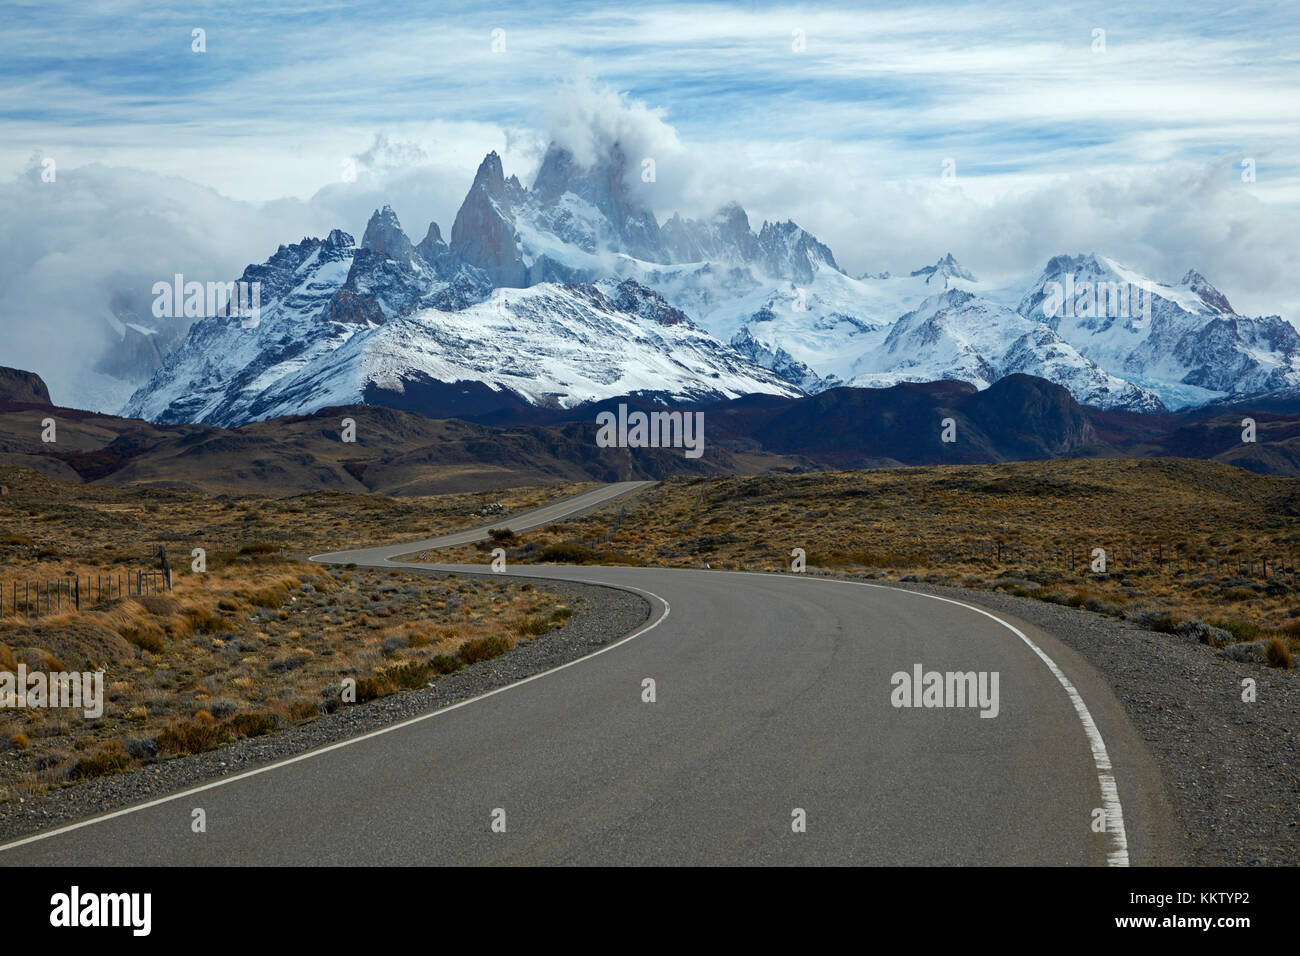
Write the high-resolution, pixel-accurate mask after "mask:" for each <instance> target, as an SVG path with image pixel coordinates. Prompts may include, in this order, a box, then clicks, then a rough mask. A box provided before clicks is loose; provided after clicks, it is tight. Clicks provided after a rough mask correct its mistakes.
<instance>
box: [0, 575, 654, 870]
mask: <svg viewBox="0 0 1300 956" xmlns="http://www.w3.org/2000/svg"><path fill="white" fill-rule="evenodd" d="M388 563H390V564H392V562H388ZM393 566H394V567H402V566H403V565H401V564H394V565H393ZM411 566H412V567H422V566H421V565H411ZM475 573H479V572H475ZM482 573H485V574H486V573H490V572H482ZM566 580H571V579H566ZM574 583H577V584H591V585H594V586H596V587H614V588H616V589H622V590H626V591H636V592H637V593H639V594H644V595H648V596H650V597H652V598H654V599H655V600H656V601H658V602H659V603H661V604H662V605H663V606H664V611H663V613H662V614H661V615H659V618H658V619H657V620H656V621H655V622H654V623H653V624H649V625H645V626H643V627H641V628H639V629H638V630H635V631H633V632H632V633H631V634H628V635H627V636H626V637H621V638H619V639H618V640H617V641H615V642H614V643H613V644H607V645H605V646H604V647H602V648H601V649H600V650H597V651H592V652H591V653H590V654H584V655H583V656H582V657H579V658H578V659H577V660H572V661H569V662H568V663H567V664H561V665H559V666H558V667H552V668H551V669H550V670H546V671H542V672H541V673H540V674H533V675H532V676H531V677H525V678H524V679H523V680H517V681H515V682H514V683H513V684H506V685H505V686H504V687H498V688H496V689H495V690H490V691H488V692H487V693H485V694H479V695H478V696H477V697H471V698H469V699H468V700H462V701H460V702H459V703H456V704H451V705H449V706H447V707H443V708H440V709H439V710H434V711H430V712H429V713H427V714H420V715H419V716H418V717H410V718H408V719H406V720H403V721H401V722H400V723H396V724H390V725H389V726H387V727H380V728H379V729H377V730H372V731H369V732H368V733H364V734H362V735H361V736H359V737H349V738H348V739H347V740H340V741H338V742H337V743H333V744H328V745H326V746H324V747H319V748H317V749H315V750H309V751H307V752H306V753H301V754H298V755H296V756H293V757H286V758H285V759H284V760H277V761H275V762H274V763H269V764H267V765H266V766H264V767H257V768H255V769H253V770H245V771H244V772H243V773H238V774H235V775H234V776H233V777H223V778H222V779H220V780H213V781H211V782H209V783H205V784H202V785H201V786H197V787H191V788H190V789H188V790H182V791H181V792H180V793H173V794H171V795H170V796H166V797H159V798H158V799H156V800H150V801H148V802H147V803H140V804H137V805H135V806H132V807H123V808H122V809H121V810H114V811H113V812H112V813H105V814H101V815H100V816H97V817H91V818H90V819H88V820H82V821H80V822H79V823H70V824H68V825H67V826H62V827H59V828H57V829H55V830H48V831H46V832H44V833H34V834H32V835H31V836H28V837H23V838H22V839H21V840H14V841H13V842H12V843H5V844H0V853H3V852H4V851H6V850H13V849H17V848H18V847H20V846H26V845H27V844H29V843H37V842H39V841H41V840H48V839H50V838H51V837H56V836H59V835H61V834H64V833H71V832H72V831H74V830H80V829H83V828H84V827H89V826H94V825H95V824H97V823H105V822H107V821H109V820H114V819H116V818H118V817H124V816H127V815H128V814H132V813H139V812H140V811H141V810H148V809H151V808H152V807H157V806H161V805H162V804H164V803H171V802H173V801H175V800H180V799H181V798H183V797H188V796H191V795H192V794H196V793H203V792H204V791H206V790H215V789H217V788H218V787H224V786H226V785H227V784H232V783H236V782H238V781H240V780H247V779H248V778H249V777H256V776H257V775H258V774H263V773H267V772H269V771H272V770H278V769H280V768H281V767H287V766H289V765H290V764H295V763H298V762H299V761H302V760H310V759H312V758H313V757H319V756H321V755H322V754H327V753H329V752H330V751H333V750H342V749H343V748H344V747H351V746H352V745H353V744H359V743H361V742H362V741H363V740H370V739H371V738H373V737H379V736H382V735H383V734H390V733H392V732H393V731H395V730H401V729H402V728H403V727H410V726H411V725H412V724H418V723H420V722H422V721H425V720H430V719H431V718H434V717H441V716H442V715H443V714H447V713H450V712H451V711H453V710H459V709H460V708H461V707H467V706H469V705H470V704H474V703H478V702H479V701H480V700H485V699H486V698H488V697H494V696H496V695H497V694H502V693H505V692H506V691H508V690H514V689H515V688H516V687H522V686H523V685H524V684H531V683H532V682H533V681H535V680H541V679H542V678H543V677H549V676H550V675H552V674H555V673H557V672H559V671H562V670H565V669H566V668H569V667H573V666H574V665H576V664H581V663H583V662H585V661H589V660H591V659H592V658H593V657H599V656H600V655H601V654H604V653H605V652H606V651H612V650H614V648H616V647H621V646H622V645H624V644H626V643H627V642H628V641H631V640H633V639H634V638H638V637H640V636H641V635H643V634H649V633H650V632H651V631H653V630H654V629H655V628H656V627H658V626H659V625H660V624H662V623H663V622H664V621H666V620H668V615H669V614H670V613H671V612H672V606H671V605H670V604H669V603H668V602H667V601H665V600H664V599H663V598H662V597H660V596H659V595H658V594H655V593H654V592H653V591H646V590H644V589H642V588H637V587H632V586H631V585H626V584H620V585H610V584H603V583H601V582H599V581H575V582H574Z"/></svg>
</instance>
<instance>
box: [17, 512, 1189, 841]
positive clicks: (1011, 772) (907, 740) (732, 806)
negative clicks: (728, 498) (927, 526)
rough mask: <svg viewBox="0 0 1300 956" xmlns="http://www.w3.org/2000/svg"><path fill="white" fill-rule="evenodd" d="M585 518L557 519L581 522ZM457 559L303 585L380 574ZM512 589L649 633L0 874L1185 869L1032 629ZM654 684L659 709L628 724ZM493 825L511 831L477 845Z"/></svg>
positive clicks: (582, 575)
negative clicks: (185, 868) (308, 868)
mask: <svg viewBox="0 0 1300 956" xmlns="http://www.w3.org/2000/svg"><path fill="white" fill-rule="evenodd" d="M635 490H636V489H635V488H630V487H627V486H621V488H620V489H615V488H607V489H601V490H600V491H599V492H595V493H593V495H595V496H596V497H595V499H594V500H596V501H602V500H605V499H606V498H608V497H610V496H613V495H615V494H617V493H628V492H630V491H635ZM602 496H603V497H602ZM584 498H585V499H587V500H579V501H577V502H576V503H575V506H576V507H578V508H586V507H590V506H592V503H593V499H592V497H591V496H584ZM545 511H546V512H547V514H549V518H547V517H544V516H542V515H541V514H540V513H539V514H534V515H532V516H529V517H527V518H525V519H523V520H520V519H510V520H504V521H499V522H496V523H495V525H496V526H499V525H501V524H507V525H509V526H510V527H512V528H517V529H521V530H522V529H525V528H527V527H531V526H534V524H533V522H534V521H536V522H541V521H543V520H554V519H555V518H556V517H559V516H561V515H562V514H563V513H565V512H566V508H565V507H563V506H555V505H552V506H549V507H548V508H547V509H545ZM480 531H482V533H484V534H485V533H486V532H485V531H484V530H483V529H480ZM481 536H482V535H480V537H481ZM465 540H467V539H466V538H465V535H464V534H460V535H449V536H445V537H443V538H438V539H429V540H428V541H422V542H414V543H405V544H400V545H393V546H389V547H385V548H371V549H364V550H360V551H352V552H341V553H335V554H330V555H319V556H317V558H316V560H329V561H334V562H349V561H354V562H356V563H358V564H374V565H386V564H390V559H391V558H394V557H396V556H400V555H406V554H409V553H410V552H413V551H419V550H425V549H429V548H433V547H438V546H442V545H448V544H455V543H464V541H465ZM469 540H475V539H473V538H471V539H469ZM456 570H457V571H460V572H465V571H467V570H472V569H468V568H465V567H457V568H456ZM476 570H479V571H482V572H484V573H487V572H486V569H485V568H479V569H476ZM506 573H507V574H510V575H512V576H515V575H518V576H535V577H549V578H562V579H568V580H580V581H588V582H594V583H600V584H608V585H611V586H615V587H625V588H632V589H635V590H637V591H639V592H641V593H643V594H645V595H646V596H647V598H648V600H649V601H650V602H651V604H652V607H653V610H652V613H651V615H650V618H649V620H648V621H647V623H646V625H645V626H644V627H643V628H642V629H641V630H640V631H638V632H636V633H635V634H634V635H633V636H631V637H629V638H628V639H625V640H623V641H622V642H620V643H618V644H616V645H614V646H612V647H610V648H608V649H606V650H604V651H601V652H599V653H598V654H596V655H594V656H591V657H588V658H585V659H583V660H581V661H577V662H574V663H573V664H570V665H566V666H565V667H563V668H560V669H558V670H555V671H551V672H548V673H547V674H544V675H540V676H539V677H536V678H533V679H531V680H528V681H526V682H524V683H521V684H516V685H514V686H512V687H508V688H505V689H502V690H500V691H497V692H494V693H492V694H490V695H488V696H486V697H482V698H478V699H476V700H474V701H469V702H467V703H465V704H462V705H459V706H457V707H454V708H450V709H447V710H444V711H440V712H437V713H434V714H432V715H428V716H426V717H422V718H419V719H417V720H416V721H413V722H409V723H407V724H404V725H399V726H398V727H396V728H390V729H387V730H384V731H380V732H379V733H377V734H372V735H369V736H367V737H363V738H359V739H357V740H355V741H351V742H347V743H345V744H341V745H335V746H333V747H330V748H325V749H323V750H321V751H316V752H314V753H311V754H307V755H304V756H302V757H299V758H295V759H293V760H291V761H287V762H284V763H281V764H278V765H273V766H272V767H271V768H270V769H266V770H263V771H257V772H254V773H252V774H248V775H244V776H241V777H236V778H233V779H231V780H229V781H227V782H224V783H221V784H219V785H216V786H210V787H208V788H205V789H203V790H201V791H199V792H191V793H190V794H188V795H183V796H181V797H180V798H179V799H170V800H167V801H165V802H161V803H157V804H153V805H146V806H145V807H144V808H141V809H137V810H134V811H131V812H124V813H120V814H118V815H114V816H112V817H111V818H107V819H101V820H100V821H98V822H91V823H90V824H89V825H82V826H80V827H79V828H78V829H73V830H65V831H58V832H56V833H55V834H54V835H53V836H50V837H48V838H45V839H40V840H36V841H33V842H26V843H22V844H18V845H11V846H10V847H9V848H7V849H5V850H4V851H3V852H0V863H4V864H42V865H50V864H70V865H77V864H82V865H84V864H101V863H110V864H117V863H123V864H132V863H151V864H279V863H286V864H288V863H293V864H357V863H375V864H413V865H422V864H444V863H446V864H484V863H560V864H565V863H568V864H679V863H693V864H934V865H965V864H1070V865H1078V864H1095V865H1106V864H1112V865H1122V864H1124V863H1138V864H1157V863H1168V862H1179V861H1181V859H1182V849H1181V847H1180V846H1179V844H1178V841H1177V840H1176V839H1175V837H1174V836H1173V835H1172V834H1171V833H1170V832H1169V829H1168V826H1167V824H1166V823H1165V820H1166V819H1167V808H1166V807H1165V806H1164V805H1163V803H1162V801H1161V798H1160V794H1161V792H1162V788H1161V785H1160V780H1159V776H1158V774H1157V772H1156V771H1155V769H1154V766H1153V764H1152V763H1151V760H1150V758H1149V756H1148V755H1147V752H1146V750H1145V748H1144V747H1143V745H1142V744H1141V742H1140V740H1139V739H1138V738H1137V735H1136V734H1135V732H1134V731H1133V730H1132V728H1131V727H1130V725H1129V724H1128V721H1127V719H1126V718H1125V717H1124V714H1123V711H1122V708H1121V707H1120V705H1119V704H1118V702H1117V701H1116V700H1115V699H1114V697H1113V695H1112V694H1111V692H1110V690H1109V689H1108V687H1107V686H1106V685H1105V684H1104V682H1102V680H1101V679H1100V678H1099V677H1097V676H1096V674H1095V673H1094V672H1093V671H1092V670H1091V669H1090V668H1089V667H1088V666H1087V665H1086V664H1085V663H1084V662H1083V661H1081V660H1080V659H1078V658H1077V657H1076V656H1075V655H1074V654H1073V653H1072V652H1071V651H1069V649H1067V648H1065V647H1064V646H1062V645H1060V644H1059V643H1057V642H1056V641H1055V640H1053V639H1052V638H1051V637H1050V635H1046V634H1043V633H1041V632H1039V631H1037V630H1035V629H1033V628H1032V627H1031V626H1029V625H1028V624H1025V623H1024V622H1018V621H1015V620H1009V619H1005V618H1002V619H999V618H997V617H994V616H993V615H992V614H991V613H990V612H987V611H984V610H982V609H979V608H977V607H975V606H974V605H967V604H962V603H956V602H952V601H946V600H943V599H939V598H934V597H931V596H928V595H923V594H919V593H916V592H911V591H906V590H903V589H899V588H893V587H882V586H872V585H867V584H855V583H848V582H837V581H833V580H829V579H825V578H817V577H810V576H806V575H793V574H791V575H774V574H766V575H764V574H741V573H728V572H719V571H696V570H669V569H646V568H594V567H527V568H511V569H509V570H508V571H507V572H506ZM918 663H919V664H921V665H923V667H924V669H925V670H927V671H929V670H936V671H941V672H946V671H963V672H964V671H985V672H992V671H996V672H998V674H999V712H998V715H997V716H996V717H995V718H981V717H980V716H979V713H978V711H977V710H975V709H971V708H930V709H927V708H911V709H905V708H895V707H894V706H892V704H891V692H892V689H893V688H892V684H891V675H892V674H894V673H895V672H900V671H901V672H906V673H911V672H912V670H913V666H914V665H915V664H918ZM647 678H648V679H652V680H653V681H654V682H655V696H656V699H655V701H654V702H653V703H647V702H645V701H644V700H643V687H644V684H643V682H644V681H645V680H646V679H647ZM194 807H203V808H204V809H205V811H206V813H207V820H208V832H207V833H206V834H203V835H196V834H192V833H191V832H190V814H191V810H192V809H193V808H194ZM1098 808H1102V809H1108V810H1109V811H1110V814H1109V822H1110V826H1109V827H1108V829H1107V830H1106V832H1100V833H1098V832H1094V830H1093V829H1092V823H1093V821H1094V819H1095V815H1094V811H1095V810H1096V809H1098ZM498 809H499V810H503V811H504V819H505V832H494V831H493V829H492V823H493V819H494V817H493V814H494V811H496V810H498ZM1121 809H1122V822H1121V820H1120V811H1121ZM796 811H803V813H804V815H805V816H806V829H805V830H804V832H795V829H794V827H793V825H792V824H793V823H794V821H795V819H796ZM497 819H498V820H499V819H500V815H499V814H498V815H497Z"/></svg>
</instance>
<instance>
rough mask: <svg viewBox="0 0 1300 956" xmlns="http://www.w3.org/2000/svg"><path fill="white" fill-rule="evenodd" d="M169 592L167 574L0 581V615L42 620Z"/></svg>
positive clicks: (133, 573) (132, 572)
mask: <svg viewBox="0 0 1300 956" xmlns="http://www.w3.org/2000/svg"><path fill="white" fill-rule="evenodd" d="M170 590H171V573H170V571H152V570H151V571H145V570H142V569H138V570H135V571H119V572H116V573H113V574H89V575H85V576H82V575H65V576H64V577H61V578H51V579H50V580H48V581H45V580H39V581H12V582H9V583H7V584H6V582H4V581H0V615H13V616H17V617H42V616H45V615H48V614H59V613H61V612H63V611H79V610H81V609H82V608H83V607H95V606H97V605H100V604H103V603H105V602H107V601H111V600H113V599H114V598H124V597H132V596H136V595H145V594H159V593H162V592H163V591H170Z"/></svg>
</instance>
